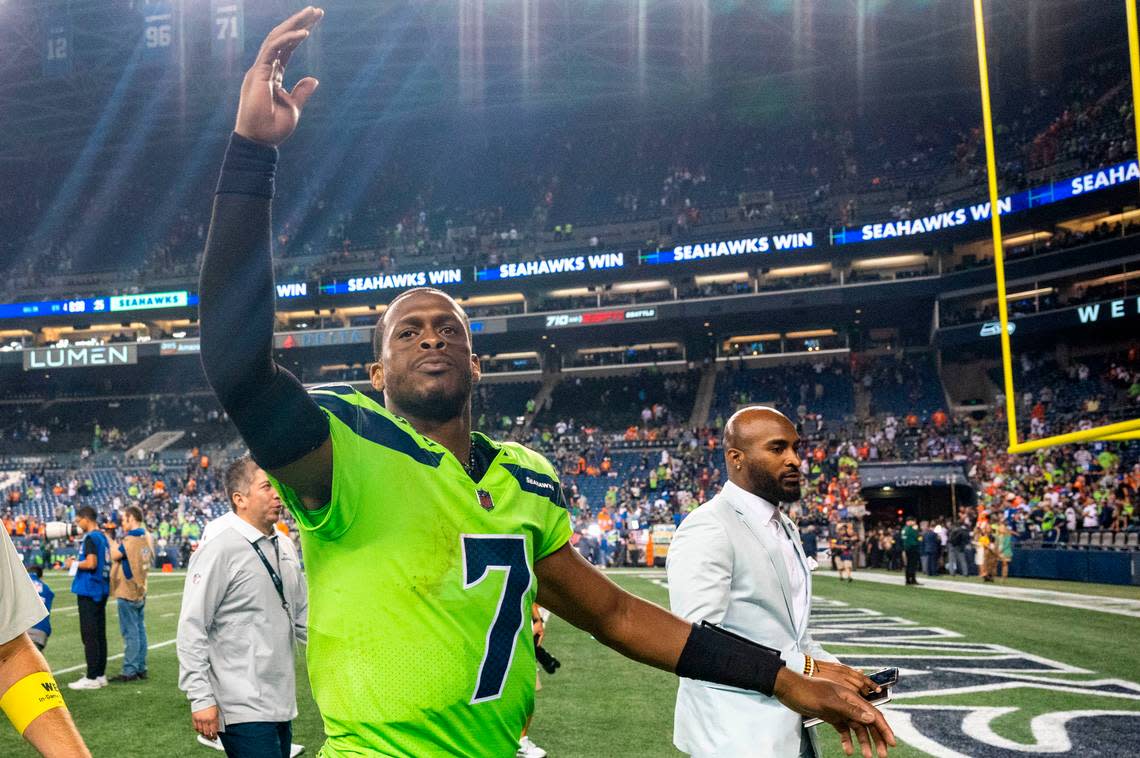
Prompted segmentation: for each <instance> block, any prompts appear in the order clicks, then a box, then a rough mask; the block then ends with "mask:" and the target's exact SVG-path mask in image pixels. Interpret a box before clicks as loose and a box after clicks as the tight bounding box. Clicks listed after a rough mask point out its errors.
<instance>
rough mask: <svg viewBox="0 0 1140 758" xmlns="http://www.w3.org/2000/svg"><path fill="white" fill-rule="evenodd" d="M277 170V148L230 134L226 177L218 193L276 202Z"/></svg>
mask: <svg viewBox="0 0 1140 758" xmlns="http://www.w3.org/2000/svg"><path fill="white" fill-rule="evenodd" d="M276 170H277V148H275V147H273V146H272V145H263V144H262V143H260V142H254V141H253V140H251V139H246V138H245V137H243V136H241V135H240V134H238V133H237V132H234V133H233V134H231V135H230V144H229V146H228V147H227V148H226V158H225V160H224V161H222V174H221V176H219V177H218V187H217V189H216V190H215V194H219V195H220V194H223V193H230V194H234V195H254V196H255V197H265V198H269V199H270V200H272V199H273V190H274V187H273V176H274V173H275V172H276Z"/></svg>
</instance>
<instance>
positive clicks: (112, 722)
mask: <svg viewBox="0 0 1140 758" xmlns="http://www.w3.org/2000/svg"><path fill="white" fill-rule="evenodd" d="M615 578H616V580H617V581H618V582H619V583H620V584H621V585H622V586H624V587H626V588H627V589H629V590H630V591H632V592H635V593H637V594H639V595H641V596H644V597H646V598H649V599H650V600H653V601H655V602H658V603H662V604H667V591H666V589H665V587H664V586H662V583H661V580H662V577H661V575H660V574H659V573H658V574H646V573H645V572H642V573H640V574H637V575H630V574H616V575H615ZM49 581H50V583H51V585H52V587H53V588H54V589H55V590H56V592H57V598H56V601H57V602H56V609H55V613H54V614H53V620H52V625H53V627H54V632H55V633H54V635H53V636H52V638H51V642H50V643H49V645H48V649H47V651H46V654H47V658H48V661H49V663H50V664H51V666H52V668H53V669H54V670H55V671H56V672H57V678H58V680H59V682H60V684H61V685H64V684H65V683H66V682H69V681H72V680H73V679H76V678H78V677H80V676H82V674H83V666H82V664H83V652H82V647H81V644H80V640H79V623H78V618H77V614H76V611H75V607H74V598H73V596H72V595H70V593H69V592H68V591H67V586H68V579H67V577H65V576H62V575H54V576H51V577H50V579H49ZM182 581H183V579H182V577H181V576H171V575H165V576H164V575H152V579H151V590H150V593H151V594H150V599H149V601H148V603H147V609H146V613H147V626H148V633H149V643H150V645H152V646H153V645H157V646H158V647H155V648H154V649H152V650H151V651H150V654H149V656H150V657H149V669H150V679H149V680H148V681H146V682H141V683H132V684H120V685H114V684H112V685H111V686H109V687H107V688H106V689H103V690H97V691H94V692H74V691H71V690H66V689H65V690H64V692H65V696H66V697H67V700H68V704H69V706H70V708H71V711H72V713H73V715H74V717H75V720H76V723H77V724H78V725H79V728H80V731H81V732H82V733H83V735H84V736H85V738H86V739H87V742H88V745H89V746H90V747H91V749H92V752H93V753H94V755H95V756H115V757H116V758H133V757H134V756H139V757H140V758H141V757H145V758H150V756H159V755H171V754H175V755H200V756H204V757H206V756H209V755H212V754H214V753H212V752H211V751H208V750H207V749H206V748H203V747H201V746H199V745H198V744H197V743H196V742H195V740H194V733H193V731H192V730H191V728H190V719H189V709H188V707H187V702H186V700H185V698H184V696H183V695H182V693H181V692H180V691H179V690H178V688H177V668H178V666H177V660H176V658H175V653H174V646H173V640H174V635H175V627H176V623H177V614H178V608H179V598H180V595H181V588H182ZM900 583H901V582H900ZM1019 585H1020V586H1034V585H1033V584H1032V583H1026V582H1024V581H1023V582H1020V583H1019ZM1041 587H1042V588H1043V589H1044V588H1047V589H1063V590H1067V591H1078V590H1082V589H1086V588H1084V587H1081V586H1076V585H1072V584H1064V583H1057V582H1048V583H1041ZM1087 589H1089V590H1090V594H1107V595H1113V596H1115V595H1118V594H1119V595H1121V596H1124V597H1135V595H1134V594H1130V593H1129V592H1127V591H1125V592H1121V593H1117V592H1116V591H1108V590H1105V589H1104V588H1087ZM815 596H816V598H817V602H816V610H817V614H816V616H815V617H814V618H813V628H816V627H817V625H818V624H824V625H825V626H830V627H832V628H831V631H828V632H824V633H823V634H822V635H821V634H818V633H817V638H819V639H820V640H821V641H823V642H824V644H825V645H826V646H827V647H828V648H829V649H830V650H831V651H832V652H834V653H836V654H837V655H839V656H841V657H844V656H847V657H850V656H875V655H878V656H883V657H882V658H879V659H874V661H875V663H874V665H878V664H879V663H880V662H881V663H886V662H887V660H888V659H889V658H890V657H891V656H892V655H895V654H898V653H899V652H900V645H901V646H903V647H906V650H905V651H903V652H906V653H908V654H911V655H914V654H915V653H916V651H918V653H919V654H921V653H922V651H923V650H925V649H927V648H926V647H925V646H926V645H927V644H928V643H926V642H923V641H922V640H919V641H917V642H915V641H910V642H898V641H897V640H896V641H891V640H887V641H877V640H874V639H868V638H865V637H864V636H865V635H866V634H872V635H874V634H880V633H879V632H876V631H874V630H875V629H876V628H877V626H878V625H879V624H880V623H881V622H883V621H887V623H889V624H892V625H894V622H890V621H889V617H901V618H902V619H904V620H906V622H907V623H906V624H902V627H903V628H904V629H910V628H911V627H912V626H913V628H915V629H936V630H945V631H946V632H948V633H956V634H957V635H960V636H956V637H946V638H944V639H948V640H950V641H949V643H947V644H953V645H964V644H965V643H970V644H974V643H977V644H979V645H980V644H989V645H1001V646H1006V647H1008V648H1012V649H1015V650H1017V651H1023V652H1026V653H1034V654H1036V655H1039V656H1045V657H1047V658H1048V659H1051V660H1052V661H1056V662H1061V663H1064V664H1069V665H1072V666H1079V667H1082V668H1083V669H1087V670H1088V671H1086V672H1084V673H1073V672H1059V673H1057V674H1055V675H1050V676H1051V679H1052V680H1053V681H1061V682H1069V681H1076V682H1079V681H1095V680H1097V679H1100V678H1103V676H1104V675H1111V676H1112V677H1114V678H1118V679H1122V680H1127V682H1138V681H1140V658H1138V657H1137V656H1135V655H1132V654H1122V652H1121V650H1120V647H1119V646H1120V645H1121V644H1124V643H1125V641H1127V640H1131V641H1132V643H1134V642H1135V641H1136V640H1137V639H1138V638H1140V635H1138V634H1137V632H1138V631H1140V620H1138V619H1137V618H1134V617H1128V616H1121V615H1112V614H1108V613H1100V612H1089V611H1077V610H1073V609H1069V608H1063V607H1057V606H1050V605H1040V604H1034V603H1026V602H1019V601H1012V600H1004V599H998V598H989V597H973V596H966V595H960V594H957V593H952V592H936V591H927V590H925V589H921V588H919V589H914V588H905V587H902V586H895V585H882V584H871V583H866V582H864V583H860V582H856V583H855V584H853V585H846V584H842V585H841V584H840V583H838V582H837V581H836V580H834V579H832V578H829V577H819V578H818V579H817V580H816V582H815ZM856 609H859V610H858V612H859V613H864V611H863V610H862V609H868V611H869V612H870V615H868V618H869V619H870V621H869V622H868V623H867V624H863V625H862V628H861V629H857V628H854V627H849V626H848V623H849V622H848V621H844V620H837V621H834V622H832V621H827V619H826V616H825V614H827V613H832V614H838V615H837V616H836V617H835V618H836V619H848V618H850V617H851V615H852V613H855V612H856ZM876 613H878V614H883V616H882V617H879V616H876V615H875V614H876ZM909 622H914V625H910V624H909ZM867 630H871V631H870V632H868V631H867ZM938 634H942V632H938ZM107 636H108V642H109V648H110V651H111V653H112V655H114V654H117V653H121V652H122V643H121V637H120V636H119V632H118V623H117V618H116V616H115V613H114V605H113V601H112V604H109V605H108V633H107ZM940 644H943V643H942V642H940V641H938V640H932V641H931V642H930V643H929V645H930V646H931V648H932V649H933V648H937V647H938V646H939V645H940ZM916 645H917V647H915V646H916ZM546 646H547V648H548V649H549V650H550V651H551V652H552V653H553V654H554V655H555V656H557V657H558V658H559V659H561V660H562V662H563V667H562V669H561V670H560V671H559V672H558V674H557V675H555V676H546V675H544V676H543V683H544V689H543V690H542V691H541V692H540V693H539V694H538V701H537V711H536V715H535V720H534V726H533V728H532V732H531V734H532V737H533V738H534V740H535V742H537V743H538V744H539V745H541V746H543V747H545V748H546V749H547V750H548V751H549V752H550V755H551V756H552V758H571V757H578V756H581V757H582V758H586V757H587V756H588V757H589V758H597V757H599V756H603V757H604V756H645V757H647V758H648V757H650V756H667V755H678V754H679V753H678V752H677V751H676V750H675V749H674V748H673V746H672V723H673V698H674V693H675V691H676V683H675V678H674V677H673V676H671V675H669V674H666V673H663V672H659V671H654V670H651V669H648V668H646V667H643V666H639V665H637V664H635V663H632V662H630V661H628V660H626V659H624V658H622V657H621V656H619V655H617V654H616V653H613V652H611V651H610V650H608V649H606V648H603V647H602V646H601V645H599V644H598V643H596V642H594V641H593V640H591V639H590V638H589V636H588V635H586V634H583V633H581V632H579V631H578V630H576V629H573V628H572V627H570V626H569V625H567V624H565V623H563V622H562V621H560V620H558V619H552V621H551V623H550V625H549V627H548V632H547V641H546ZM959 652H961V653H962V656H961V657H962V658H964V659H966V661H967V663H969V660H970V659H971V658H973V659H974V660H977V659H978V657H984V655H988V654H989V653H982V652H979V651H978V650H972V651H968V650H966V649H964V648H963V649H962V650H961V651H959ZM120 662H121V656H120V658H115V659H112V660H111V661H110V663H109V664H108V674H109V675H113V674H115V673H117V672H118V670H119V666H120ZM853 662H854V661H853ZM959 663H960V662H959ZM864 665H866V663H865V664H864ZM898 665H900V666H902V667H903V668H904V671H905V670H906V669H907V668H908V666H909V665H910V664H907V663H906V662H900V663H898ZM1035 676H1038V677H1040V676H1042V675H1041V674H1037V675H1035ZM904 678H905V673H904ZM943 678H945V677H943ZM927 679H930V677H927ZM298 680H299V686H298V691H299V697H300V703H299V707H300V716H299V717H298V719H297V721H296V722H295V724H294V729H295V737H294V741H296V742H299V743H302V744H304V745H305V746H306V748H307V754H308V755H315V754H316V752H317V749H318V748H319V746H320V744H321V742H322V731H321V723H320V718H319V716H318V714H317V710H316V706H315V704H314V703H313V700H312V698H311V696H310V694H309V690H308V686H307V683H306V678H305V673H304V658H303V656H300V657H298ZM915 681H920V680H915ZM921 681H927V680H926V679H924V680H921ZM931 681H934V680H933V679H931ZM963 681H964V682H966V680H963ZM966 684H969V682H966ZM987 686H988V685H987ZM918 689H920V690H922V689H924V688H923V687H921V686H920V687H918ZM967 689H968V687H967ZM1065 689H1076V688H1066V687H1061V690H1065ZM1092 689H1096V690H1097V691H1096V692H1091V691H1090V693H1089V694H1085V692H1084V691H1081V690H1079V689H1076V691H1072V692H1070V691H1059V690H1058V689H1056V688H1045V689H1042V688H1038V687H1035V686H1032V684H1030V685H1026V686H1021V685H1016V686H1012V687H1010V686H1007V687H1005V688H1003V689H992V690H991V689H984V688H983V689H982V690H980V691H970V692H965V693H963V692H954V693H947V694H945V695H937V694H935V695H928V696H924V697H918V698H911V699H907V700H905V701H899V702H898V703H896V704H901V702H905V703H906V704H908V705H919V706H930V705H932V704H933V705H950V706H962V705H968V706H972V707H975V706H976V707H988V708H996V709H1001V708H1006V709H1008V708H1009V707H1010V706H1011V705H1012V706H1016V708H1017V709H1018V710H1016V711H1014V712H1008V713H1002V714H999V715H998V716H997V717H996V718H994V719H993V720H992V722H991V724H990V726H991V727H992V729H993V731H994V733H996V734H997V735H999V737H1000V738H1002V739H1007V740H1014V741H1018V742H1025V743H1032V742H1033V734H1032V732H1031V729H1030V725H1029V717H1031V716H1034V715H1038V714H1043V713H1049V712H1052V711H1067V710H1073V709H1087V708H1097V709H1108V710H1112V711H1123V712H1133V711H1135V712H1136V714H1137V715H1140V694H1137V693H1140V689H1137V691H1136V692H1131V691H1130V690H1127V689H1123V690H1122V689H1119V688H1117V689H1111V688H1110V689H1109V690H1105V689H1104V688H1103V687H1100V688H1099V689H1098V688H1092ZM912 691H913V690H912ZM920 713H921V711H920ZM949 713H955V711H949ZM935 715H936V716H937V714H935ZM893 722H894V718H893V717H892V723H893ZM1133 733H1135V732H1133ZM820 734H821V735H822V736H823V741H824V743H825V745H826V746H827V753H826V754H827V755H828V756H838V755H841V754H842V753H841V751H840V750H839V749H838V739H837V738H836V737H834V736H833V734H830V733H828V732H827V731H822V730H821V732H820ZM935 739H936V741H937V736H936V737H935ZM1121 739H1122V740H1124V742H1122V743H1121V745H1120V747H1121V748H1122V751H1121V752H1113V751H1112V750H1109V751H1108V752H1103V753H1096V754H1102V755H1117V754H1125V752H1127V753H1128V754H1134V753H1135V752H1136V749H1135V748H1136V746H1135V745H1134V744H1132V743H1134V742H1135V741H1136V738H1135V737H1128V738H1124V737H1121ZM1129 740H1131V742H1129ZM1102 742H1103V740H1102ZM1126 743H1127V744H1128V748H1127V750H1125V749H1124V748H1125V744H1126ZM1074 749H1076V748H1074ZM182 751H186V752H185V753H182ZM985 752H986V751H985V750H981V751H978V752H974V753H968V754H984V753H985ZM894 754H897V755H899V756H919V755H926V754H927V753H926V752H923V751H920V750H918V749H916V748H914V747H913V746H909V745H904V746H901V747H900V748H899V749H898V750H897V751H893V752H892V755H894ZM1073 754H1074V755H1076V754H1079V752H1074V753H1073ZM1086 754H1089V753H1086ZM32 755H34V753H33V752H32V751H31V750H30V749H29V748H28V747H27V746H26V745H25V744H24V743H22V742H21V741H20V740H19V739H18V738H17V737H16V736H15V734H14V733H13V732H12V731H11V729H10V728H8V727H6V726H5V727H2V728H0V756H5V757H8V756H11V757H12V758H18V757H20V756H32Z"/></svg>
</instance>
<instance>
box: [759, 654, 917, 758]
mask: <svg viewBox="0 0 1140 758" xmlns="http://www.w3.org/2000/svg"><path fill="white" fill-rule="evenodd" d="M775 695H776V698H777V699H778V700H779V701H780V702H781V703H783V704H784V705H786V706H787V707H788V708H791V709H792V710H793V711H795V712H796V713H799V714H802V715H804V716H807V717H809V718H819V719H822V720H824V721H826V722H827V723H829V724H831V725H832V726H833V727H835V730H836V731H837V732H839V738H840V741H841V742H842V743H843V752H844V753H846V754H847V755H851V754H852V753H853V752H854V741H853V740H852V738H851V733H852V732H854V733H855V739H856V740H858V741H859V747H860V748H861V752H862V754H863V758H872V749H875V750H876V751H877V753H878V755H879V758H886V756H887V746H888V745H891V746H893V745H895V744H896V743H895V733H894V732H893V731H891V727H890V726H889V725H888V724H887V722H886V719H884V718H883V714H882V713H880V712H879V711H878V710H877V709H876V708H874V707H873V706H871V705H869V704H868V703H867V702H866V701H865V700H863V698H862V697H860V696H859V692H858V691H857V690H855V689H852V688H851V687H849V686H847V684H845V683H843V684H837V683H835V682H832V681H828V680H827V679H823V678H821V677H818V676H817V677H812V678H810V679H809V678H808V677H806V676H801V675H800V674H797V673H795V672H793V671H791V670H789V669H787V668H783V669H780V673H779V674H778V675H777V677H776V688H775ZM872 738H873V739H872Z"/></svg>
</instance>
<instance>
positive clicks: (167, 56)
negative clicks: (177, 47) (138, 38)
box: [141, 0, 177, 64]
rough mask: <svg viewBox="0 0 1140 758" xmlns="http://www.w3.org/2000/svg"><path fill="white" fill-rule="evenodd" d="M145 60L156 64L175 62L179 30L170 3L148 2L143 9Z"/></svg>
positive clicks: (162, 1) (161, 1)
mask: <svg viewBox="0 0 1140 758" xmlns="http://www.w3.org/2000/svg"><path fill="white" fill-rule="evenodd" d="M142 18H143V36H142V43H141V44H142V55H143V60H146V61H148V62H150V63H156V64H169V63H170V62H172V61H173V60H174V43H175V40H176V39H177V37H176V33H177V29H176V28H175V24H174V11H173V8H172V6H171V4H170V3H169V2H165V0H158V1H157V2H147V3H145V4H144V5H143V7H142Z"/></svg>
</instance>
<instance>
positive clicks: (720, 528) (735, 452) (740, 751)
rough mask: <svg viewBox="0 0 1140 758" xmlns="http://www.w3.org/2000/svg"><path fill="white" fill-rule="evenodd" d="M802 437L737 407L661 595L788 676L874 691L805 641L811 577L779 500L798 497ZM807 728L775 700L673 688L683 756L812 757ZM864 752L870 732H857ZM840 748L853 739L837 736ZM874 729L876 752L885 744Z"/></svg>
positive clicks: (764, 411) (680, 535) (780, 418)
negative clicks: (774, 656) (716, 479)
mask: <svg viewBox="0 0 1140 758" xmlns="http://www.w3.org/2000/svg"><path fill="white" fill-rule="evenodd" d="M798 443H799V436H798V435H797V434H796V430H795V426H793V425H792V423H791V422H790V421H789V420H788V419H787V418H786V417H785V416H784V415H783V414H782V413H780V412H779V411H776V410H774V409H772V408H765V407H761V406H755V407H751V408H745V409H743V410H740V411H738V412H737V413H736V414H734V415H733V417H732V418H731V419H729V421H728V424H726V425H725V431H724V449H725V460H726V463H727V465H728V479H729V481H728V483H727V484H725V486H724V488H723V489H722V490H721V492H720V494H718V495H717V496H716V497H714V498H713V499H712V500H710V501H709V502H707V503H705V504H704V505H702V506H701V507H699V508H698V509H697V510H695V511H694V512H693V513H692V514H690V515H689V517H688V518H686V519H685V520H684V521H683V522H682V523H681V526H680V528H679V529H678V530H677V533H676V535H675V536H674V537H673V542H672V544H671V545H670V547H669V556H668V562H667V566H668V573H669V602H670V605H671V606H672V610H673V612H674V613H676V614H677V615H679V616H681V617H683V618H685V619H686V620H688V621H692V622H694V623H701V622H704V621H707V622H709V623H712V624H717V625H719V626H721V627H723V628H724V629H726V630H728V631H729V632H732V633H735V634H738V635H740V636H742V637H747V638H748V639H750V640H752V641H753V642H757V643H759V644H762V645H766V646H768V647H770V648H774V649H776V650H778V651H779V652H780V656H781V657H782V658H783V659H784V662H785V664H786V665H787V667H788V668H789V669H791V670H792V671H797V672H800V671H802V672H803V673H804V675H805V676H816V677H820V678H825V679H829V680H831V681H833V682H836V683H839V684H843V685H846V686H849V687H851V688H853V689H856V690H859V691H860V692H862V693H870V692H872V691H876V690H877V689H878V687H877V686H876V685H875V684H874V683H873V682H871V680H870V679H868V678H867V677H865V676H864V675H863V674H862V673H860V672H858V671H856V670H854V669H852V668H849V667H847V666H844V665H842V664H840V663H839V662H838V661H837V660H836V659H835V657H834V656H832V655H831V654H829V653H827V652H826V651H825V650H823V648H821V647H820V646H819V644H818V643H816V642H815V641H814V640H812V638H811V634H810V633H809V632H808V617H809V616H810V615H811V574H810V570H809V567H808V562H807V558H806V556H805V555H804V552H803V547H802V545H801V543H800V538H799V532H798V530H797V529H796V527H795V525H794V524H792V522H791V521H790V520H789V519H788V517H787V516H785V515H784V514H782V513H781V512H780V508H779V504H780V503H782V502H785V503H786V502H792V501H794V500H797V499H799V496H800V471H799V469H800V458H799V455H798V454H797V452H796V446H797V444H798ZM814 731H815V730H814V729H805V728H804V727H803V717H801V716H800V715H799V714H798V713H795V712H794V711H792V710H789V709H788V708H786V707H785V706H783V705H781V704H780V703H779V702H778V701H777V700H776V699H775V698H771V697H766V696H764V695H762V694H760V693H758V692H750V691H747V690H743V689H738V688H734V687H726V686H722V685H717V684H710V683H708V682H702V681H696V680H693V679H681V681H680V686H679V688H678V691H677V706H676V713H675V718H674V729H673V742H674V744H676V746H677V747H678V748H679V749H680V750H682V751H684V752H686V753H689V754H691V755H695V756H701V758H711V757H712V756H725V757H726V758H727V757H728V756H732V757H733V758H742V757H744V756H776V757H783V756H787V757H788V758H795V757H797V756H816V757H818V755H819V749H818V746H817V745H816V743H815V735H814ZM855 731H856V737H857V738H858V740H859V742H860V743H861V747H862V752H863V755H864V756H866V758H870V756H871V743H872V740H871V733H870V732H869V731H868V730H867V729H866V728H860V729H856V730H855ZM840 735H841V739H842V742H843V748H844V752H846V753H847V754H848V755H850V754H851V751H852V742H851V736H850V734H849V733H846V732H843V731H841V732H840ZM882 737H883V735H882V733H880V732H876V739H875V742H876V743H877V745H876V747H877V748H878V753H879V755H880V756H886V754H887V750H886V745H885V744H884V739H882Z"/></svg>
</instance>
